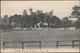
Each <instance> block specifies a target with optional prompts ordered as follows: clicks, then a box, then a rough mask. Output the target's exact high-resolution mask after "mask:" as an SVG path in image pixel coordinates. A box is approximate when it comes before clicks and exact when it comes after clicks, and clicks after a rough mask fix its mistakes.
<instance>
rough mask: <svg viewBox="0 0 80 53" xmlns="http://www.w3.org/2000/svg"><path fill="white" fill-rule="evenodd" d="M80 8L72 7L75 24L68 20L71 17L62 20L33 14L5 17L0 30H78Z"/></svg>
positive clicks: (79, 26) (41, 14) (79, 25)
mask: <svg viewBox="0 0 80 53" xmlns="http://www.w3.org/2000/svg"><path fill="white" fill-rule="evenodd" d="M78 8H80V7H78V6H74V7H73V12H72V13H71V15H72V16H75V17H76V18H78V20H77V21H76V22H72V21H71V20H69V18H71V16H69V17H64V18H63V19H62V20H61V19H59V17H57V16H54V15H53V16H51V15H46V14H45V13H39V14H33V15H27V14H26V15H24V16H23V15H18V14H15V15H13V16H10V17H8V16H7V15H5V16H4V18H2V19H1V22H2V23H1V24H0V26H1V27H0V28H1V29H9V28H17V27H18V28H39V27H41V28H46V27H48V28H60V27H64V28H67V27H76V28H80V11H78V10H79V9H78Z"/></svg>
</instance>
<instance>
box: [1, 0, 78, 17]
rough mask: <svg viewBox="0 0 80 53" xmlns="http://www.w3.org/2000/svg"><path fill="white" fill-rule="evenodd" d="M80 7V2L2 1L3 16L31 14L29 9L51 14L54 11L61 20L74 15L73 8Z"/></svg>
mask: <svg viewBox="0 0 80 53" xmlns="http://www.w3.org/2000/svg"><path fill="white" fill-rule="evenodd" d="M75 5H78V6H79V1H1V16H2V17H4V15H8V16H11V15H14V14H21V15H22V13H23V11H24V10H26V11H27V13H28V14H29V10H28V9H29V8H30V7H31V8H32V9H33V12H36V10H37V9H38V10H42V11H43V12H49V11H51V10H52V9H53V15H56V16H57V17H59V18H64V17H66V16H70V15H71V13H72V11H73V10H72V7H74V6H75Z"/></svg>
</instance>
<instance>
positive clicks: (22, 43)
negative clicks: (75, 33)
mask: <svg viewBox="0 0 80 53" xmlns="http://www.w3.org/2000/svg"><path fill="white" fill-rule="evenodd" d="M60 42H62V41H56V48H58V47H59V46H72V48H74V47H75V46H80V40H73V41H71V43H72V44H68V45H65V44H62V45H61V44H60ZM75 42H78V43H79V44H75ZM6 43H21V45H22V49H24V44H25V43H38V44H39V49H41V41H22V42H3V48H4V49H5V48H6V46H5V45H6Z"/></svg>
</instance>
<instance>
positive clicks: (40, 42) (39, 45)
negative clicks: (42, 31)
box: [39, 41, 41, 49]
mask: <svg viewBox="0 0 80 53" xmlns="http://www.w3.org/2000/svg"><path fill="white" fill-rule="evenodd" d="M39 48H40V49H41V41H39Z"/></svg>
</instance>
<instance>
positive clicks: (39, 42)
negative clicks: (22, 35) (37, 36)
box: [3, 41, 41, 49]
mask: <svg viewBox="0 0 80 53" xmlns="http://www.w3.org/2000/svg"><path fill="white" fill-rule="evenodd" d="M7 43H8V44H9V43H20V44H21V46H22V49H24V44H25V43H38V44H39V48H41V41H22V42H3V48H4V49H5V48H6V46H5V45H6V44H7Z"/></svg>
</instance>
